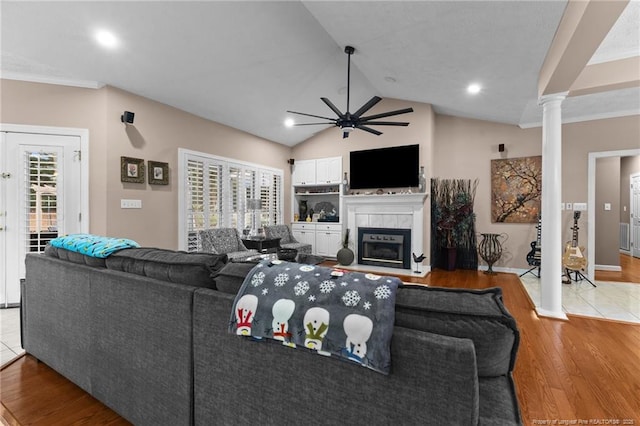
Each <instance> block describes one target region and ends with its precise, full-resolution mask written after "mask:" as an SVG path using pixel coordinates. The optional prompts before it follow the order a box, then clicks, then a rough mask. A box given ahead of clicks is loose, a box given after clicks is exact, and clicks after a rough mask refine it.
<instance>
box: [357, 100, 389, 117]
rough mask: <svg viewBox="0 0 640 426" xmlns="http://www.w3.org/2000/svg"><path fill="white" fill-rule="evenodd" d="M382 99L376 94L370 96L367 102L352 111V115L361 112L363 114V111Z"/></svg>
mask: <svg viewBox="0 0 640 426" xmlns="http://www.w3.org/2000/svg"><path fill="white" fill-rule="evenodd" d="M381 100H382V98H380V97H378V96H374V97H373V98H371V99H370V100H369V102H367V103H366V104H364V105H362V106H361V107H360V109H359V110H357V111H356V112H354V113H353V114H352V115H353V116H354V117H360V116H361V115H362V114H364V113H365V112H367V111H369V110H370V109H371V108H373V106H374V105H375V104H377V103H378V102H380V101H381Z"/></svg>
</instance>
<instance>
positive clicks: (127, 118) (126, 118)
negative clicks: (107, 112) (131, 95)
mask: <svg viewBox="0 0 640 426" xmlns="http://www.w3.org/2000/svg"><path fill="white" fill-rule="evenodd" d="M135 115H136V114H135V113H133V112H131V111H125V112H124V114H122V115H121V116H120V121H122V122H123V123H127V124H133V117H134V116H135Z"/></svg>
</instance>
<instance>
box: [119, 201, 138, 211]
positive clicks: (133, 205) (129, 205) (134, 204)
mask: <svg viewBox="0 0 640 426" xmlns="http://www.w3.org/2000/svg"><path fill="white" fill-rule="evenodd" d="M120 208H121V209H141V208H142V200H125V199H122V200H120Z"/></svg>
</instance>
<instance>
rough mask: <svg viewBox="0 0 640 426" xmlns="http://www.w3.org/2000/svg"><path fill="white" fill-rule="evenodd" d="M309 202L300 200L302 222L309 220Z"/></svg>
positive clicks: (299, 212) (299, 207)
mask: <svg viewBox="0 0 640 426" xmlns="http://www.w3.org/2000/svg"><path fill="white" fill-rule="evenodd" d="M307 209H308V207H307V200H300V204H299V205H298V214H299V215H300V216H299V218H300V220H305V219H306V218H307Z"/></svg>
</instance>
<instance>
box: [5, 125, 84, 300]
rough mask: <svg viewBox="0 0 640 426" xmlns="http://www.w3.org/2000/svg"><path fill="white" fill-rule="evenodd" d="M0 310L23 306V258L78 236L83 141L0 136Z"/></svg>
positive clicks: (60, 137)
mask: <svg viewBox="0 0 640 426" xmlns="http://www.w3.org/2000/svg"><path fill="white" fill-rule="evenodd" d="M0 136H1V137H2V141H1V142H2V143H1V144H0V308H2V307H8V306H15V305H18V304H19V303H20V279H21V278H24V274H25V266H24V258H25V255H26V254H27V253H29V252H40V251H43V250H44V247H45V245H46V243H47V242H48V241H49V240H51V239H52V238H55V237H56V236H58V235H63V234H71V233H78V232H80V230H81V227H80V221H81V217H80V212H81V167H80V160H81V158H80V157H81V155H80V154H81V148H80V137H79V136H66V135H51V134H39V133H20V132H6V131H3V132H1V133H0Z"/></svg>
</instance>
